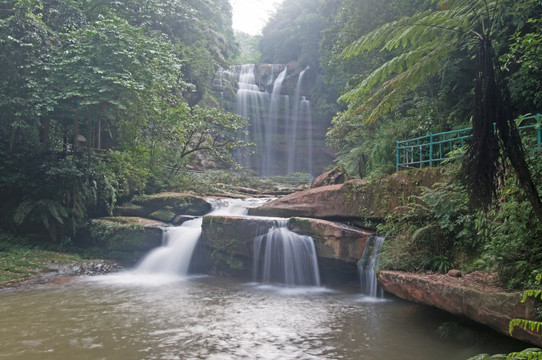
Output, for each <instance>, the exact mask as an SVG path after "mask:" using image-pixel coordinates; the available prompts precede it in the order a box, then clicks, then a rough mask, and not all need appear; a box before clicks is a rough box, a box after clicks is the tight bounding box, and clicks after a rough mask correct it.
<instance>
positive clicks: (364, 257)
mask: <svg viewBox="0 0 542 360" xmlns="http://www.w3.org/2000/svg"><path fill="white" fill-rule="evenodd" d="M384 240H385V237H383V236H374V235H373V236H371V237H369V239H367V243H366V244H365V249H364V250H363V254H361V259H360V260H359V261H358V270H359V275H360V281H361V292H362V293H363V294H365V295H367V296H370V297H382V296H383V291H382V288H381V287H380V286H379V285H378V281H377V280H376V271H377V269H378V263H379V259H380V256H379V255H380V250H382V244H383V243H384Z"/></svg>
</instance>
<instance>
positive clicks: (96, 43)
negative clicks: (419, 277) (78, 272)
mask: <svg viewBox="0 0 542 360" xmlns="http://www.w3.org/2000/svg"><path fill="white" fill-rule="evenodd" d="M541 14H542V4H541V3H540V2H539V1H537V0H521V1H511V0H506V1H491V0H485V1H466V0H443V1H433V0H411V1H401V0H285V1H284V2H283V3H282V5H281V6H280V7H279V8H278V9H277V11H276V13H275V14H274V15H273V16H272V18H271V19H270V20H269V22H268V23H267V25H266V26H265V27H264V29H263V31H262V34H261V36H256V37H251V36H249V35H247V34H242V33H237V34H235V33H234V31H233V29H232V23H231V6H230V4H229V2H228V1H227V0H205V1H202V0H165V1H158V0H149V1H144V2H141V1H133V0H119V1H101V0H94V1H90V0H89V1H72V0H11V1H9V0H8V1H2V2H1V3H0V34H1V35H0V69H1V74H0V87H1V89H0V124H1V127H0V154H1V156H0V169H1V173H0V196H1V198H2V200H3V201H2V202H3V205H2V208H1V210H0V211H1V213H0V227H1V228H2V229H4V230H5V231H10V232H28V231H42V232H44V233H47V234H48V235H49V236H50V238H51V239H52V240H53V241H55V242H58V243H63V242H64V243H65V242H69V241H70V239H72V238H73V237H74V236H75V235H76V233H77V229H78V227H79V226H80V225H82V224H84V223H85V221H86V220H87V219H88V218H89V217H93V216H101V215H106V214H109V213H111V211H112V209H113V208H114V207H115V205H116V204H117V203H119V202H121V201H123V200H126V199H129V198H130V197H131V196H133V195H134V194H139V193H154V192H157V191H164V190H172V189H175V190H179V191H182V190H187V189H188V188H187V186H188V185H187V181H186V179H185V180H184V182H183V176H185V170H187V169H189V168H191V166H193V164H195V163H197V164H201V163H202V162H207V163H212V164H213V166H214V167H215V168H219V169H234V168H235V167H236V164H235V161H234V159H233V157H232V156H231V154H232V150H233V149H235V148H241V147H247V146H249V145H250V144H245V143H243V142H242V141H240V138H239V136H238V134H239V131H243V129H244V128H245V120H244V119H242V118H240V117H239V116H237V115H234V114H231V113H228V112H225V111H223V110H221V109H220V108H218V105H217V104H218V101H217V100H216V99H215V98H213V94H212V92H211V88H212V80H213V78H214V76H215V73H216V72H217V71H218V70H219V69H220V68H227V67H229V66H231V65H235V64H239V63H245V62H265V63H282V64H285V63H288V62H291V61H295V62H297V63H298V64H299V67H300V68H305V67H309V68H310V71H308V73H307V79H308V81H309V83H310V89H311V90H310V94H309V97H310V99H311V102H312V103H313V104H314V108H315V109H314V113H315V116H317V117H319V118H325V119H328V121H329V125H330V127H329V130H328V134H327V144H328V146H329V147H330V148H332V149H334V151H336V155H337V156H336V163H337V164H338V165H341V166H343V167H344V168H345V169H346V170H347V171H348V172H349V173H350V175H352V176H359V177H365V178H377V177H379V176H383V175H387V174H391V173H392V172H394V171H395V156H396V154H395V142H396V141H397V140H402V139H408V138H412V137H417V136H422V135H427V134H429V133H432V132H441V131H448V130H454V129H461V128H464V127H468V126H473V131H474V132H475V141H473V145H472V146H471V147H469V148H468V149H466V150H461V149H458V150H456V151H455V152H454V153H453V154H452V156H451V158H450V165H449V166H448V167H447V169H448V170H447V171H448V172H449V178H450V179H451V180H449V181H448V182H447V183H443V184H441V185H440V186H439V187H437V188H434V189H426V190H425V192H423V193H422V195H420V196H419V197H418V198H417V199H416V201H414V203H415V204H416V205H415V206H414V205H410V208H405V209H404V211H402V212H398V214H397V215H395V218H394V219H391V220H393V221H390V222H388V225H383V226H382V229H381V231H383V232H387V233H388V234H391V235H395V238H397V239H400V238H401V237H408V239H410V240H409V241H407V242H400V241H396V242H394V241H389V243H388V245H387V250H386V251H387V255H386V257H387V259H388V266H389V267H393V268H397V269H403V270H419V269H432V270H440V271H444V270H445V269H448V268H451V267H453V266H457V265H460V264H463V263H464V264H468V266H470V267H471V268H478V269H494V268H496V267H498V270H499V271H500V273H501V275H502V280H503V281H505V282H508V285H509V286H511V287H521V286H526V284H528V282H529V279H532V278H534V277H533V272H534V273H536V272H537V271H542V267H541V265H540V264H542V261H541V258H540V257H541V256H542V244H541V242H540V239H542V226H541V225H540V216H541V215H540V214H541V212H540V198H539V195H538V194H540V190H541V184H542V181H540V180H541V172H542V167H541V166H540V161H539V160H540V155H539V153H540V152H539V151H537V150H536V146H535V145H534V144H531V143H529V142H530V141H531V140H530V139H525V145H526V146H522V145H521V142H519V143H518V141H517V139H516V137H515V135H514V134H515V131H516V130H515V124H514V123H513V122H512V123H510V122H509V120H512V119H514V118H517V117H520V116H522V115H525V114H529V113H537V112H539V111H541V109H542V87H541V86H540V82H541V80H542V67H541V64H542V17H541ZM492 119H493V120H492ZM499 119H500V120H499ZM494 121H497V126H499V128H498V129H499V131H498V132H497V133H498V135H495V134H494V133H493V132H492V131H491V130H490V131H488V126H487V124H490V126H492V124H493V122H494ZM499 121H500V122H499ZM477 131H478V132H477ZM509 133H510V134H512V135H507V134H509ZM488 134H489V135H488ZM475 144H477V145H475ZM464 159H466V161H463V160H464ZM482 176H484V177H482ZM479 179H483V180H479ZM190 182H191V180H190V181H188V183H190ZM469 189H470V190H469ZM422 215H423V216H422ZM427 219H429V220H427ZM29 229H31V230H29ZM406 243H408V245H405V244H406Z"/></svg>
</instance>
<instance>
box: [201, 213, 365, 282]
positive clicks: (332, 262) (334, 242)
mask: <svg viewBox="0 0 542 360" xmlns="http://www.w3.org/2000/svg"><path fill="white" fill-rule="evenodd" d="M279 221H281V220H279V219H274V218H268V217H244V216H214V215H208V216H204V217H203V224H202V239H203V241H204V243H205V244H206V246H207V247H208V248H210V249H211V251H212V253H213V256H212V257H214V263H215V264H216V263H217V261H216V260H217V259H219V260H222V265H221V270H223V271H224V272H226V273H236V272H237V273H239V274H245V275H247V274H250V271H251V267H252V260H253V259H252V258H253V256H254V255H253V253H254V238H255V237H256V236H259V235H263V234H265V233H267V231H268V230H269V229H270V228H271V227H272V226H278V225H279V224H278V222H279ZM282 221H284V220H282ZM288 228H289V229H290V230H292V231H294V232H295V233H297V234H299V235H309V236H311V237H312V238H313V240H314V245H315V248H316V254H317V256H318V261H319V265H320V272H321V275H322V280H324V281H327V280H330V281H334V280H337V279H341V280H342V281H347V280H348V281H349V280H357V267H356V264H357V261H358V259H359V258H360V257H361V253H362V252H363V249H364V248H365V243H366V241H367V238H368V237H369V236H370V235H372V233H371V232H368V231H362V230H359V229H356V228H353V227H350V226H346V225H343V224H338V223H334V222H331V221H326V220H320V219H309V218H291V219H289V220H288ZM228 267H229V269H228ZM331 274H333V276H331ZM353 278H355V279H353Z"/></svg>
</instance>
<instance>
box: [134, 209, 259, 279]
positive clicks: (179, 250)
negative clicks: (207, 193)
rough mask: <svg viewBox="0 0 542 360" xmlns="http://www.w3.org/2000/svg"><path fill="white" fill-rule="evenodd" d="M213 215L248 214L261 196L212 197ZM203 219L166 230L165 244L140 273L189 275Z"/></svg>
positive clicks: (146, 260)
mask: <svg viewBox="0 0 542 360" xmlns="http://www.w3.org/2000/svg"><path fill="white" fill-rule="evenodd" d="M209 201H210V202H211V204H212V206H213V210H212V211H211V212H210V213H209V214H210V215H246V213H247V211H248V208H249V207H254V206H257V205H261V203H262V201H265V200H260V199H246V200H241V199H224V200H209ZM201 224H202V218H196V219H194V220H189V221H186V222H184V223H183V224H182V225H181V226H177V227H167V228H164V230H163V240H162V243H163V245H162V246H161V247H159V248H157V249H154V250H153V251H151V252H150V253H149V254H148V255H147V256H146V257H145V258H144V259H143V260H142V261H141V262H140V263H139V265H138V266H137V267H136V268H135V269H134V272H135V273H140V274H165V275H177V276H186V275H188V269H189V267H190V260H191V259H192V254H193V253H194V249H195V247H196V244H197V242H198V240H199V238H200V236H201Z"/></svg>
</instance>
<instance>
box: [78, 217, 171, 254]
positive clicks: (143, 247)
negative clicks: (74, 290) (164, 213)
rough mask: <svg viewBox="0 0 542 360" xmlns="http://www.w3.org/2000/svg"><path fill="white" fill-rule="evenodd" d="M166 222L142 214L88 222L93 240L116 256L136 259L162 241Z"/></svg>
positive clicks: (90, 237)
mask: <svg viewBox="0 0 542 360" xmlns="http://www.w3.org/2000/svg"><path fill="white" fill-rule="evenodd" d="M164 226H167V225H166V224H165V223H163V222H160V221H155V220H150V219H145V218H139V217H107V218H99V219H92V220H91V221H90V223H89V225H88V236H89V239H90V244H92V245H94V246H97V247H100V248H102V249H103V250H106V251H108V252H109V253H110V254H112V255H113V256H114V257H115V259H116V260H119V261H122V262H125V263H133V262H135V261H137V260H138V259H139V258H141V256H142V255H143V254H145V253H146V252H148V251H149V250H152V249H154V248H156V247H158V246H160V245H162V229H161V228H162V227H164Z"/></svg>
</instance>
